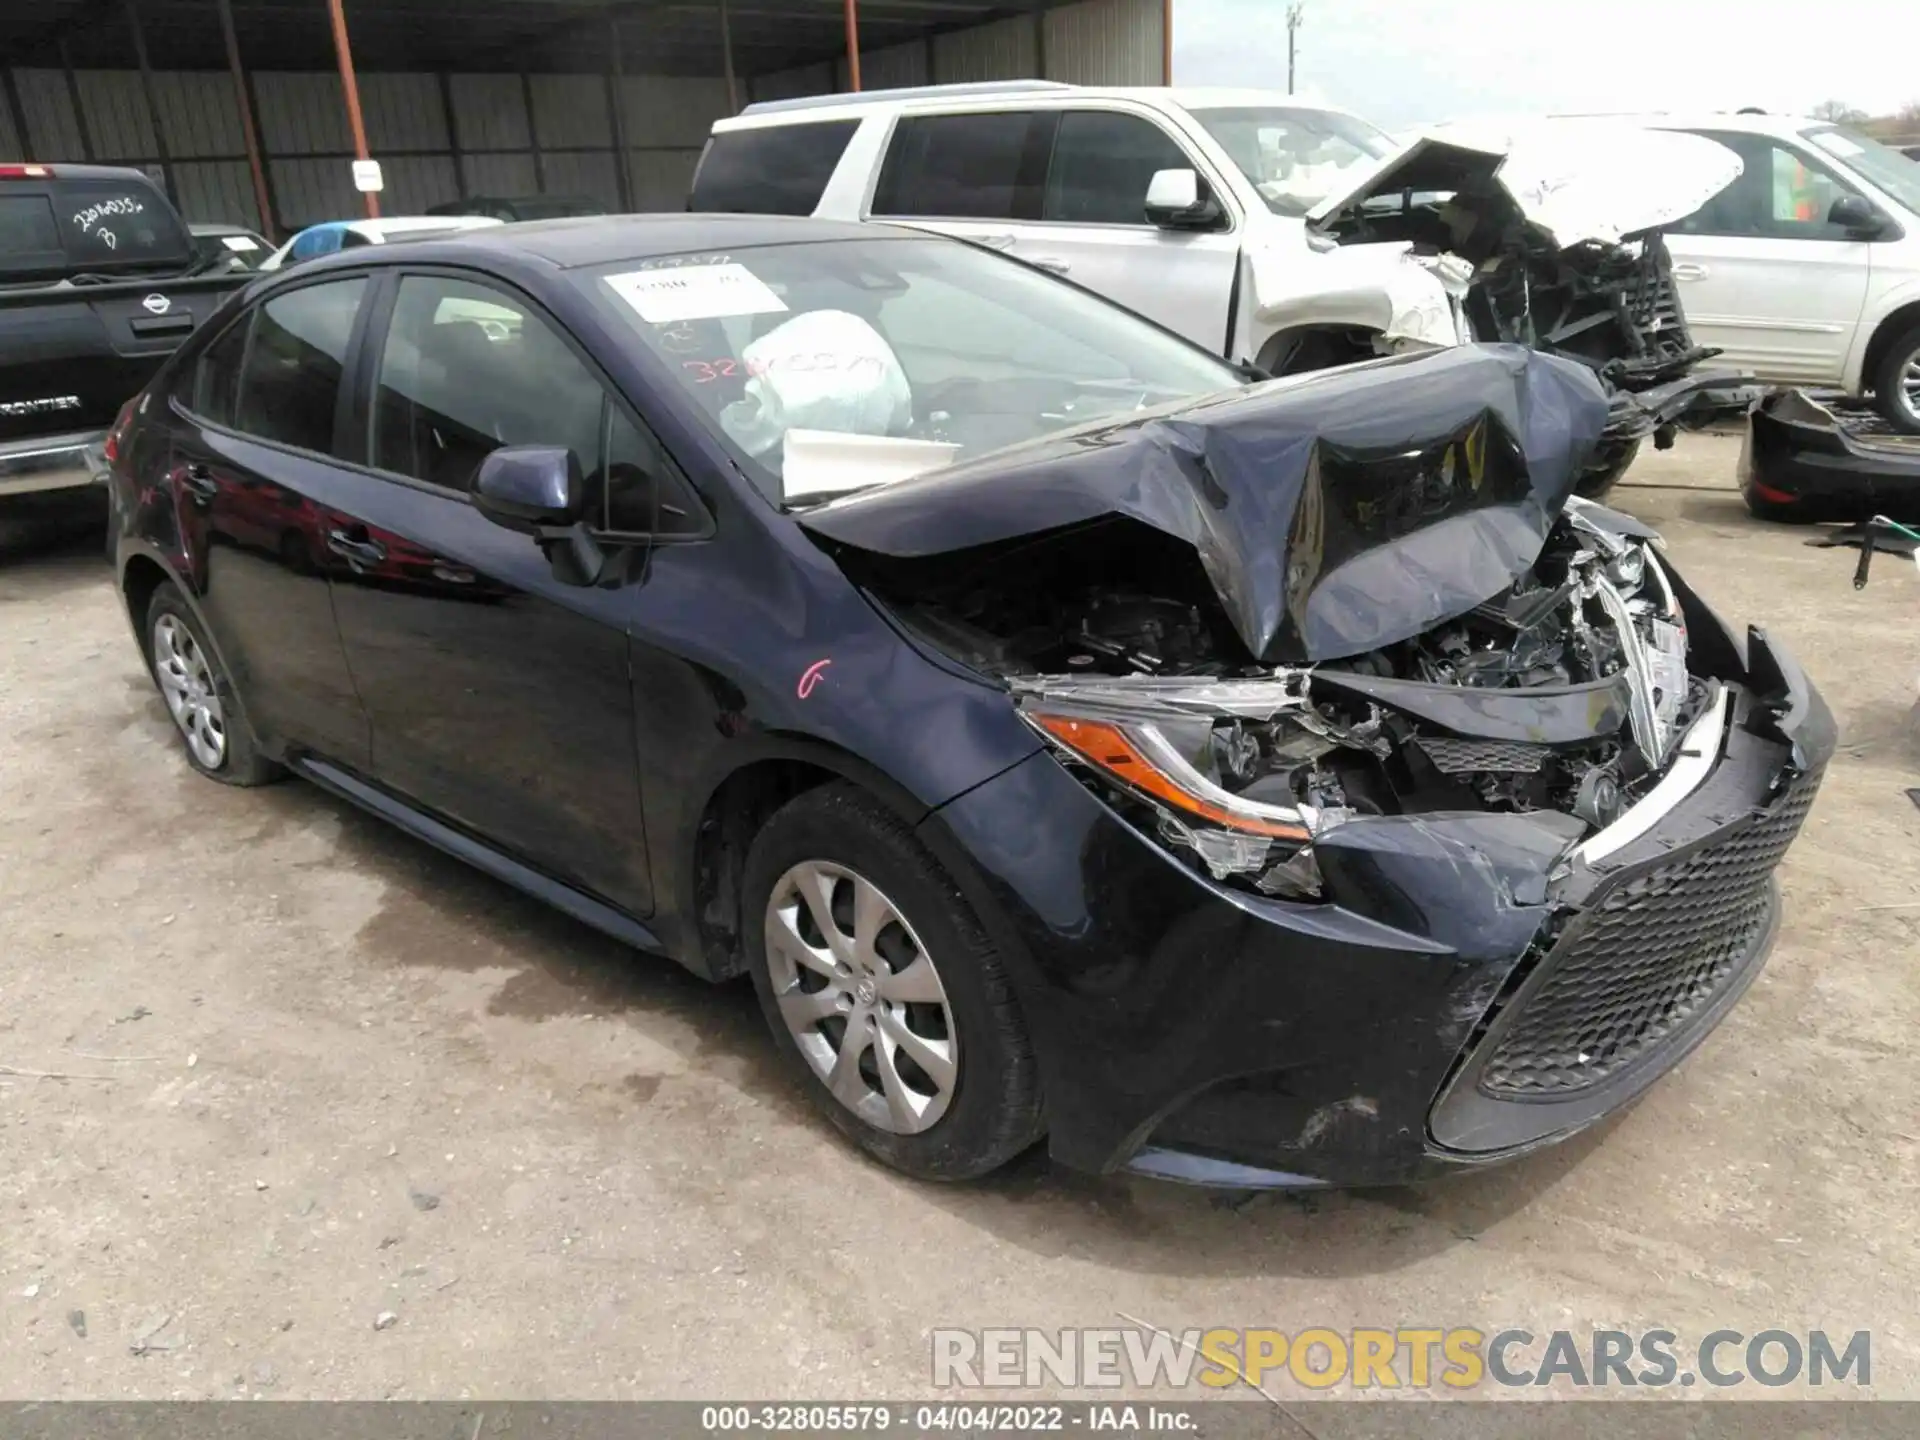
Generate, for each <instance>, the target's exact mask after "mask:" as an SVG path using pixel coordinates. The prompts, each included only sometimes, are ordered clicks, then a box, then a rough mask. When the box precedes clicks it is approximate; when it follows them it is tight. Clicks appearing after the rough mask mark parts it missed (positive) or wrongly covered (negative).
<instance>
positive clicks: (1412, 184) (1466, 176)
mask: <svg viewBox="0 0 1920 1440" xmlns="http://www.w3.org/2000/svg"><path fill="white" fill-rule="evenodd" d="M1742 168H1743V167H1742V165H1741V161H1740V157H1739V156H1738V155H1736V154H1734V152H1733V151H1731V150H1729V149H1728V148H1727V147H1726V146H1724V145H1722V144H1720V143H1719V142H1718V141H1716V140H1709V139H1707V138H1706V137H1704V136H1701V135H1688V134H1682V133H1679V132H1677V131H1672V130H1648V129H1644V128H1642V127H1640V126H1636V125H1624V124H1621V123H1619V122H1617V121H1611V122H1609V121H1595V120H1586V121H1582V120H1543V121H1539V122H1536V123H1534V124H1531V125H1525V126H1521V127H1518V128H1514V129H1505V128H1501V127H1494V126H1473V125H1464V124H1463V125H1458V126H1446V127H1442V128H1440V129H1436V130H1432V131H1429V132H1427V133H1425V134H1423V135H1421V136H1419V137H1418V138H1416V139H1414V140H1411V141H1409V142H1408V143H1407V144H1405V145H1403V146H1401V147H1400V148H1399V149H1398V150H1396V151H1395V152H1394V153H1393V154H1391V155H1388V156H1385V157H1383V158H1382V159H1381V160H1380V162H1379V163H1378V164H1377V165H1375V166H1374V167H1373V168H1372V169H1371V170H1369V171H1368V172H1366V173H1365V174H1362V175H1361V176H1359V177H1358V178H1357V179H1356V180H1355V181H1354V183H1353V185H1352V186H1351V187H1349V188H1348V189H1347V190H1346V191H1344V192H1343V193H1341V194H1338V195H1330V196H1328V197H1327V198H1326V199H1325V200H1323V201H1322V202H1321V203H1320V204H1319V205H1317V206H1315V207H1314V208H1313V209H1312V210H1311V211H1309V212H1308V213H1307V224H1308V226H1309V227H1311V228H1313V229H1318V230H1325V229H1328V228H1330V227H1331V226H1333V225H1335V224H1337V223H1339V222H1340V221H1342V220H1351V219H1354V218H1357V216H1358V214H1359V211H1360V209H1361V207H1362V206H1364V205H1365V204H1366V203H1367V202H1368V201H1369V200H1372V199H1376V198H1381V197H1386V196H1391V195H1396V194H1399V193H1401V192H1403V191H1412V192H1413V193H1414V194H1416V195H1419V194H1434V193H1441V194H1454V193H1458V192H1461V191H1466V192H1468V193H1472V192H1474V191H1476V190H1484V189H1485V188H1486V187H1487V186H1489V185H1498V186H1499V187H1500V188H1501V189H1503V190H1505V191H1506V193H1507V194H1508V195H1509V196H1511V197H1512V199H1513V201H1514V203H1515V204H1516V205H1518V206H1519V207H1520V212H1521V214H1522V215H1524V216H1525V217H1526V218H1527V219H1528V220H1529V221H1531V222H1532V223H1533V224H1535V225H1538V226H1539V227H1541V228H1542V229H1544V230H1545V231H1546V232H1547V233H1548V234H1550V235H1551V236H1552V237H1553V239H1554V241H1555V243H1556V244H1558V245H1559V246H1560V247H1561V248H1562V249H1565V248H1567V247H1569V246H1573V245H1578V244H1581V243H1583V242H1588V241H1598V242H1600V243H1603V244H1613V243H1618V241H1619V240H1620V239H1621V238H1622V237H1623V236H1628V235H1635V234H1638V233H1640V232H1642V231H1645V230H1652V229H1655V228H1657V227H1659V226H1662V225H1670V224H1672V223H1673V222H1674V221H1676V220H1681V219H1684V218H1685V217H1687V216H1688V215H1691V214H1692V213H1693V212H1694V211H1696V210H1698V209H1699V208H1700V207H1701V206H1702V205H1704V204H1706V202H1707V201H1709V200H1711V199H1712V198H1713V197H1714V196H1715V195H1718V194H1719V193H1720V192H1721V191H1722V190H1724V189H1726V188H1727V186H1729V185H1731V184H1732V183H1733V182H1734V181H1735V180H1736V179H1738V178H1739V176H1740V172H1741V169H1742Z"/></svg>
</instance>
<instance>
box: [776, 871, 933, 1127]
mask: <svg viewBox="0 0 1920 1440" xmlns="http://www.w3.org/2000/svg"><path fill="white" fill-rule="evenodd" d="M766 940H767V972H768V977H769V978H770V979H771V980H772V982H773V992H774V996H775V998H776V1001H777V1003H778V1005H779V1009H780V1016H781V1018H782V1019H783V1020H784V1021H785V1022H786V1026H787V1029H788V1031H789V1032H790V1033H791V1034H792V1036H793V1039H794V1042H795V1043H796V1044H797V1045H798V1047H799V1049H800V1054H801V1055H802V1056H803V1057H804V1058H805V1060H806V1062H807V1064H808V1065H809V1066H810V1067H811V1068H812V1070H813V1072H814V1074H816V1075H818V1076H819V1077H820V1079H821V1080H822V1081H823V1082H824V1083H825V1084H826V1087H827V1089H828V1090H829V1091H830V1092H831V1093H832V1095H833V1097H834V1098H835V1099H836V1100H838V1101H839V1102H840V1104H842V1105H844V1106H845V1107H846V1108H847V1109H848V1110H850V1111H852V1112H853V1113H854V1114H855V1115H857V1116H858V1117H859V1118H860V1119H861V1120H864V1121H865V1122H866V1123H867V1124H869V1125H872V1126H873V1127H874V1128H875V1129H878V1130H885V1131H888V1132H890V1133H892V1134H896V1135H914V1134H918V1133H919V1132H921V1131H923V1130H926V1129H929V1128H930V1127H932V1126H933V1125H935V1124H936V1123H938V1121H939V1120H940V1117H941V1116H942V1115H944V1114H946V1112H947V1107H948V1106H949V1104H950V1103H951V1102H952V1100H953V1096H954V1089H955V1086H956V1084H957V1083H958V1080H959V1074H960V1053H959V1035H958V1032H957V1030H956V1028H955V1026H954V1019H953V1009H952V1006H951V1005H949V1003H948V1001H947V992H946V987H945V986H944V985H943V984H942V983H941V980H940V972H939V971H938V970H937V969H936V968H935V965H934V961H933V957H932V956H931V955H929V954H928V953H927V952H926V949H925V948H924V947H923V946H922V945H921V943H920V939H919V937H918V936H917V935H915V934H914V931H913V927H912V926H911V925H909V924H908V923H907V919H906V917H905V916H904V915H902V914H901V913H900V909H899V907H898V906H896V905H895V904H894V903H893V902H892V901H891V900H889V899H888V898H887V897H886V896H885V895H884V894H883V893H882V892H881V891H880V889H879V887H878V886H876V885H875V884H873V882H872V881H870V880H868V879H866V878H865V877H864V876H861V875H859V874H856V873H855V872H854V871H852V870H849V869H848V868H846V867H845V866H844V865H835V864H832V863H830V862H828V861H824V860H807V861H802V862H801V863H800V864H798V865H795V866H793V867H792V868H791V869H789V870H788V871H787V872H786V873H785V874H784V875H782V876H781V877H780V879H779V881H778V882H777V883H776V884H775V885H774V887H773V893H772V895H771V897H770V898H769V899H768V901H767V914H766Z"/></svg>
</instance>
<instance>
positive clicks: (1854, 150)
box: [1807, 130, 1867, 160]
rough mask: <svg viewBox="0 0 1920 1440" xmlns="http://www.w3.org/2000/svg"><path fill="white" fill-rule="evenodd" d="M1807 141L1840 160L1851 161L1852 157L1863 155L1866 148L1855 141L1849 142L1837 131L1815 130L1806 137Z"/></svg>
mask: <svg viewBox="0 0 1920 1440" xmlns="http://www.w3.org/2000/svg"><path fill="white" fill-rule="evenodd" d="M1807 139H1809V140H1811V141H1812V142H1813V143H1814V144H1816V145H1818V146H1819V147H1820V148H1821V149H1822V150H1824V151H1826V152H1827V153H1828V154H1829V155H1837V156H1839V157H1840V158H1841V159H1842V160H1851V159H1852V158H1853V157H1854V156H1856V155H1859V154H1862V153H1864V152H1865V150H1866V148H1867V147H1866V146H1864V145H1862V144H1861V143H1860V142H1859V141H1857V140H1849V139H1848V138H1847V137H1846V136H1845V135H1842V134H1841V133H1840V132H1839V131H1838V130H1815V131H1814V132H1813V133H1812V134H1811V135H1809V136H1807Z"/></svg>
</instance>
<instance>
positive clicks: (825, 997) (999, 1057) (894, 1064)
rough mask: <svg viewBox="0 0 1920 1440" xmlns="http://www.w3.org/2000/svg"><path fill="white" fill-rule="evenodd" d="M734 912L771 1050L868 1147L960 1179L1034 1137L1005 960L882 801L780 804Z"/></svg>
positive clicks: (1026, 1047)
mask: <svg viewBox="0 0 1920 1440" xmlns="http://www.w3.org/2000/svg"><path fill="white" fill-rule="evenodd" d="M741 911H742V914H743V915H744V916H747V917H749V918H748V923H747V925H746V927H745V928H746V931H747V959H748V965H749V968H750V969H751V970H752V973H753V981H754V987H755V989H756V990H757V991H758V992H759V996H760V1007H761V1009H762V1011H763V1012H764V1013H765V1015H766V1017H767V1023H768V1025H769V1026H770V1027H771V1028H772V1030H773V1034H774V1042H775V1044H776V1045H777V1046H778V1047H779V1049H780V1051H781V1052H782V1053H783V1054H784V1055H786V1056H787V1057H788V1059H789V1060H790V1061H792V1062H793V1063H794V1065H795V1066H796V1067H797V1068H798V1070H799V1071H800V1072H801V1073H802V1074H803V1075H804V1076H805V1081H806V1085H807V1089H808V1092H809V1093H810V1095H811V1096H812V1098H813V1100H814V1102H815V1103H816V1104H817V1105H818V1106H819V1107H820V1108H821V1109H822V1110H823V1111H824V1112H825V1113H826V1115H827V1117H828V1118H829V1119H830V1120H832V1121H833V1123H834V1125H836V1126H837V1127H838V1128H839V1129H840V1130H841V1131H842V1132H843V1133H845V1134H846V1135H847V1136H849V1137H850V1138H851V1139H853V1140H854V1141H855V1142H856V1143H858V1144H859V1145H860V1146H861V1147H862V1148H864V1149H865V1150H867V1151H868V1152H869V1153H871V1154H873V1155H875V1156H877V1157H878V1158H879V1159H881V1160H884V1161H885V1162H886V1163H887V1164H889V1165H891V1166H893V1167H894V1168H895V1169H898V1170H902V1171H905V1172H906V1173H907V1174H909V1175H914V1176H918V1177H920V1178H922V1179H928V1180H968V1179H972V1178H974V1177H976V1176H979V1175H984V1174H986V1173H987V1172H988V1171H990V1170H993V1169H995V1168H997V1167H998V1166H1000V1165H1002V1164H1004V1163H1005V1162H1006V1161H1008V1160H1010V1159H1012V1158H1013V1156H1015V1155H1017V1154H1019V1153H1020V1151H1022V1150H1024V1149H1026V1148H1027V1147H1028V1146H1029V1145H1031V1144H1032V1143H1033V1142H1034V1141H1035V1140H1036V1139H1038V1138H1039V1136H1040V1133H1041V1117H1040V1085H1039V1075H1038V1070H1037V1067H1036V1065H1035V1062H1034V1058H1033V1048H1032V1045H1031V1043H1030V1042H1029V1040H1028V1038H1027V1031H1026V1026H1025V1024H1024V1023H1023V1021H1022V1019H1021V1016H1020V1012H1019V1008H1018V1006H1017V1004H1016V1003H1015V1001H1014V997H1013V987H1012V985H1011V983H1010V982H1009V981H1008V979H1007V975H1006V971H1005V969H1004V968H1003V967H1002V965H1001V963H1000V959H999V956H998V954H997V953H996V952H995V950H994V948H993V946H992V944H991V943H990V942H989V941H988V940H987V938H986V936H985V934H984V933H983V931H982V930H981V927H980V924H979V921H978V919H977V918H976V917H975V916H974V914H973V912H972V910H971V909H970V908H969V907H968V905H967V903H966V901H965V900H964V899H963V898H962V897H961V896H960V894H959V892H958V890H957V889H956V887H955V886H954V884H953V882H952V881H951V880H950V879H949V878H948V877H947V875H946V873H945V872H944V871H943V870H942V869H941V868H940V865H939V863H938V862H937V861H936V860H935V859H934V858H933V856H932V855H930V854H929V853H928V852H927V850H926V847H925V846H923V845H921V844H920V842H919V840H918V839H916V838H915V836H914V834H913V832H912V830H911V829H910V828H908V827H907V826H906V825H905V824H904V823H902V822H901V821H900V820H899V819H898V818H897V817H896V816H894V815H893V813H892V812H891V811H889V810H887V809H886V808H885V807H884V806H882V805H881V804H880V803H879V802H878V801H876V800H874V799H872V798H871V797H870V796H868V795H867V794H866V793H865V792H864V791H861V790H859V789H857V788H856V787H854V786H852V785H845V784H835V785H829V786H825V787H822V788H821V789H818V790H812V791H809V792H807V793H806V794H804V795H801V796H800V797H799V798H797V799H795V800H793V801H792V802H791V803H789V804H788V805H787V806H786V807H785V808H784V809H782V810H781V811H780V812H779V813H778V814H776V815H775V816H774V817H773V819H771V820H770V821H768V822H767V824H766V826H765V828H764V829H762V831H761V832H760V835H759V836H758V838H757V839H756V840H755V841H754V844H753V849H752V851H751V853H750V854H749V856H748V858H747V868H746V878H745V891H744V895H743V902H742V906H741Z"/></svg>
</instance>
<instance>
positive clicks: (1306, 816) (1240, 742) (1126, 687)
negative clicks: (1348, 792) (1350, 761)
mask: <svg viewBox="0 0 1920 1440" xmlns="http://www.w3.org/2000/svg"><path fill="white" fill-rule="evenodd" d="M1012 688H1013V693H1014V699H1015V703H1016V704H1017V705H1018V706H1019V709H1020V714H1021V716H1022V717H1023V718H1024V719H1025V720H1026V721H1027V723H1028V724H1030V725H1032V726H1033V727H1034V728H1035V729H1036V730H1038V731H1039V732H1040V734H1041V735H1042V736H1044V737H1045V738H1046V740H1047V741H1048V743H1049V744H1050V745H1051V746H1052V747H1053V748H1054V750H1055V751H1056V753H1058V754H1059V755H1060V756H1061V757H1062V758H1063V759H1065V760H1067V761H1068V762H1069V763H1070V764H1071V765H1072V766H1073V767H1074V768H1076V769H1077V770H1078V771H1079V772H1080V773H1081V774H1082V775H1083V776H1085V777H1087V778H1089V779H1091V780H1093V781H1095V782H1097V784H1098V785H1100V786H1102V787H1104V788H1106V789H1108V790H1110V791H1118V792H1119V793H1120V794H1121V795H1122V796H1124V797H1126V798H1127V799H1129V800H1131V801H1134V802H1137V804H1138V805H1139V806H1142V807H1145V808H1146V809H1147V810H1149V811H1150V812H1151V813H1152V815H1153V816H1154V817H1155V820H1156V822H1157V823H1156V825H1155V829H1156V831H1157V834H1158V836H1159V838H1160V839H1161V840H1162V841H1163V842H1164V843H1166V844H1168V845H1169V846H1171V847H1173V848H1176V849H1180V850H1185V851H1188V852H1190V853H1191V854H1193V855H1194V856H1196V857H1198V859H1199V860H1200V861H1201V862H1202V863H1203V864H1204V865H1205V866H1206V867H1207V870H1208V871H1209V873H1211V874H1212V875H1213V877H1214V878H1215V879H1216V880H1223V879H1227V878H1229V877H1233V876H1238V877H1242V878H1244V879H1248V880H1252V881H1253V882H1254V883H1255V884H1257V885H1258V886H1259V887H1260V888H1261V889H1263V890H1268V891H1269V892H1273V893H1283V894H1289V895H1311V894H1315V893H1317V891H1318V888H1319V887H1318V877H1317V876H1316V875H1315V874H1314V873H1313V868H1312V861H1311V855H1310V853H1309V852H1308V851H1307V847H1308V846H1309V845H1310V844H1311V842H1312V841H1313V839H1314V837H1315V836H1316V835H1319V834H1320V833H1322V832H1323V831H1324V830H1325V829H1326V828H1327V827H1328V826H1329V825H1331V824H1335V823H1337V822H1338V821H1339V820H1340V819H1342V818H1344V817H1345V813H1346V812H1345V809H1344V803H1343V801H1342V798H1341V793H1340V786H1339V782H1338V780H1337V779H1336V777H1335V776H1334V775H1333V774H1332V773H1331V772H1329V771H1328V770H1326V769H1324V768H1323V767H1322V766H1321V764H1320V761H1321V759H1322V757H1324V756H1325V755H1326V754H1327V753H1328V752H1330V751H1332V750H1335V749H1338V748H1339V747H1340V746H1341V745H1342V744H1350V743H1353V742H1352V739H1351V738H1350V737H1345V736H1335V735H1334V734H1333V733H1331V732H1330V730H1329V729H1328V727H1327V726H1326V725H1325V723H1324V722H1323V721H1322V720H1321V719H1320V717H1319V716H1318V715H1317V714H1316V713H1315V712H1314V711H1313V710H1312V708H1311V707H1310V706H1309V705H1308V704H1307V701H1306V684H1305V676H1304V675H1297V676H1286V675H1283V676H1281V677H1278V678H1275V679H1271V680H1268V679H1260V680H1186V679H1177V678H1166V679H1159V678H1149V677H1144V676H1142V677H1125V678H1115V679H1111V680H1107V679H1093V678H1088V679H1085V680H1081V679H1054V678H1039V679H1030V680H1029V679H1021V680H1015V681H1014V682H1012Z"/></svg>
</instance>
